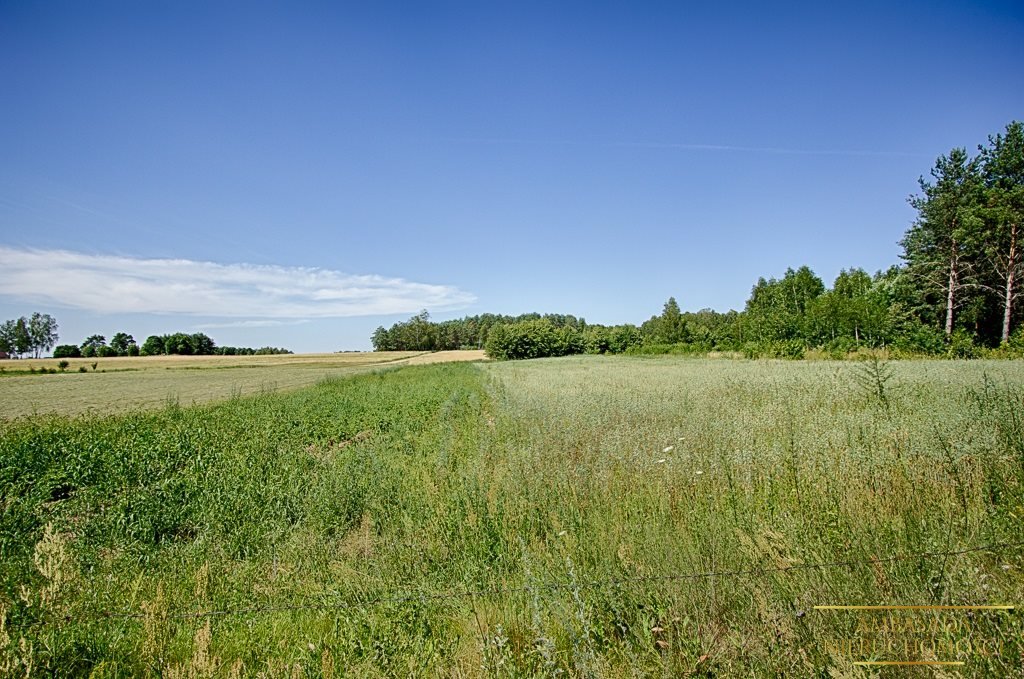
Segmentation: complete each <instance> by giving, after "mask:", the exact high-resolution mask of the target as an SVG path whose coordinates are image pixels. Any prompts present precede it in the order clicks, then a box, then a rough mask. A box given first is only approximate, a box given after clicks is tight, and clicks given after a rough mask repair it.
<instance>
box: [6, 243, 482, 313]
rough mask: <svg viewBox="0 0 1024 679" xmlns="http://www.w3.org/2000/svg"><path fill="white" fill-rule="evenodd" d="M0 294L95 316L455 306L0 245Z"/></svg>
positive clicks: (406, 290) (322, 275)
mask: <svg viewBox="0 0 1024 679" xmlns="http://www.w3.org/2000/svg"><path fill="white" fill-rule="evenodd" d="M0 295H6V296H10V297H14V298H18V299H25V300H31V301H36V302H40V303H48V304H54V305H59V306H63V307H70V308H76V309H85V310H88V311H93V312H96V313H156V314H189V315H195V316H206V317H223V318H245V319H250V320H246V321H241V323H253V322H262V321H260V320H253V319H310V318H336V317H343V316H371V315H378V314H398V313H413V312H416V311H419V310H420V309H430V310H431V311H434V310H438V311H440V310H444V309H457V308H461V307H464V306H466V305H468V304H470V303H472V302H473V301H474V300H475V299H476V298H475V297H474V296H473V295H472V294H470V293H468V292H465V291H462V290H459V289H458V288H455V287H452V286H448V285H433V284H429V283H416V282H412V281H407V280H404V279H402V278H385V277H383V276H374V275H352V274H346V273H342V272H340V271H333V270H330V269H318V268H307V267H286V266H268V265H254V264H218V263H215V262H201V261H194V260H188V259H141V258H136V257H124V256H116V255H94V254H86V253H80V252H70V251H67V250H38V249H19V248H11V247H5V246H0Z"/></svg>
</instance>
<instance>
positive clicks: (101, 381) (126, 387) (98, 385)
mask: <svg viewBox="0 0 1024 679" xmlns="http://www.w3.org/2000/svg"><path fill="white" fill-rule="evenodd" d="M482 358H483V352H480V351H442V352H435V353H424V352H415V351H379V352H349V353H339V354H296V355H293V354H285V355H280V354H279V355H268V356H147V357H144V358H73V359H68V363H69V365H68V366H67V368H66V369H65V370H64V371H63V372H58V373H56V374H52V373H46V374H40V373H38V372H36V373H32V372H30V371H40V370H58V365H59V363H60V362H59V361H58V360H56V359H52V358H48V359H35V360H32V359H27V360H19V361H4V362H3V364H2V365H0V399H2V401H3V403H4V408H3V409H2V411H0V418H2V417H6V418H12V417H19V416H25V415H35V414H54V413H56V414H65V415H75V414H81V413H89V412H93V413H110V412H115V411H127V410H135V409H140V408H154V407H160V406H164V405H167V404H168V403H178V404H180V405H186V404H192V403H202V402H206V401H217V400H222V399H226V398H231V397H235V396H243V395H248V394H253V393H258V392H266V391H279V390H288V389H295V388H297V387H303V386H307V385H310V384H314V383H316V382H318V381H320V380H323V379H325V378H328V377H338V376H342V375H348V374H353V373H355V372H362V371H366V370H369V369H375V368H380V367H383V366H386V365H392V364H395V365H404V364H414V365H416V364H421V363H427V362H447V361H466V360H480V359H482ZM82 371H84V372H82Z"/></svg>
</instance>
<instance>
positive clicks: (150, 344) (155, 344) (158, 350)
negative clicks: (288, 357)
mask: <svg viewBox="0 0 1024 679" xmlns="http://www.w3.org/2000/svg"><path fill="white" fill-rule="evenodd" d="M290 353H292V352H291V351H289V350H288V349H278V348H277V347H261V348H259V349H253V348H251V347H218V346H217V345H216V344H215V343H214V341H213V340H212V339H210V337H208V336H207V335H205V334H204V333H201V332H197V333H193V334H191V335H189V334H186V333H183V332H176V333H172V334H169V335H150V336H149V337H147V338H146V341H145V342H143V343H142V355H143V356H158V355H172V354H173V355H179V356H257V355H265V354H290Z"/></svg>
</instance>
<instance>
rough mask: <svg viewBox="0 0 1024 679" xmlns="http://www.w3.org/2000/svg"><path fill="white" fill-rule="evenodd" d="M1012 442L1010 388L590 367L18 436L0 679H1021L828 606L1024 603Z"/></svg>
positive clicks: (10, 450)
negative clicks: (66, 678) (74, 678)
mask: <svg viewBox="0 0 1024 679" xmlns="http://www.w3.org/2000/svg"><path fill="white" fill-rule="evenodd" d="M128 374H130V373H128ZM54 377H60V376H52V375H47V376H43V377H42V378H39V377H35V378H32V379H50V378H54ZM85 377H93V376H92V375H87V376H85ZM8 379H13V378H4V380H8ZM2 386H3V385H2V383H0V387H2ZM1022 413H1024V363H1021V362H1018V361H999V362H988V361H914V362H895V361H893V362H888V361H865V362H851V361H846V362H829V361H816V362H788V361H765V360H761V361H748V360H726V359H720V360H714V359H697V358H683V357H664V356H659V357H625V356H620V357H602V356H583V357H570V358H559V359H542V360H535V361H521V362H504V363H450V364H439V365H422V366H404V365H395V366H393V367H390V368H383V369H381V368H378V369H375V370H373V371H370V372H366V373H358V374H347V375H346V376H344V377H336V378H333V379H328V380H325V381H320V382H319V383H317V384H314V385H312V386H307V387H305V388H301V389H296V390H292V391H288V392H283V393H270V392H262V393H256V394H253V395H250V396H241V395H237V394H236V395H235V396H233V397H231V398H229V399H227V400H224V401H220V402H216V403H209V404H205V405H194V406H182V405H180V404H175V403H169V404H166V405H165V406H163V407H160V408H155V409H150V410H133V411H130V412H126V413H119V414H112V415H103V414H99V413H94V414H91V415H89V416H84V417H68V416H64V415H51V416H38V417H32V418H20V419H15V420H10V421H6V422H0V497H2V505H0V510H2V511H0V552H2V554H3V557H4V558H3V559H2V561H0V620H2V621H3V627H2V629H0V674H5V673H6V674H11V675H21V676H24V675H25V674H32V673H39V674H57V675H87V674H91V675H94V676H97V677H102V676H169V677H199V676H289V677H296V676H315V677H334V676H438V675H443V676H460V677H477V676H502V677H506V676H507V677H534V676H567V677H632V676H673V677H675V676H704V677H712V676H716V677H717V676H722V677H727V676H728V677H731V676H831V677H847V676H848V677H858V676H1019V675H1020V674H1021V667H1022V662H1024V656H1022V651H1024V643H1022V638H1024V624H1022V623H1021V620H1020V616H1019V614H1013V613H1007V612H1006V611H1000V610H989V611H963V610H947V611H940V612H933V611H914V612H908V611H900V612H896V613H879V612H876V611H870V612H866V611H839V610H820V609H816V608H815V606H821V605H945V606H956V605H960V606H967V605H970V606H979V605H992V606H995V605H1001V604H1015V603H1019V602H1020V601H1021V599H1022V594H1024V576H1022V572H1021V569H1022V567H1024V558H1022V555H1024V545H1022V542H1024V534H1022V531H1021V529H1020V525H1021V524H1020V517H1021V513H1022V512H1024V416H1022ZM871 660H878V661H903V660H908V661H909V660H913V661H935V662H939V661H941V662H962V663H964V664H963V665H950V666H932V667H916V666H908V667H888V666H879V667H876V666H864V665H858V664H856V663H858V662H864V661H871ZM29 666H31V668H32V669H31V672H26V667H29Z"/></svg>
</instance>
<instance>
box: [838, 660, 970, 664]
mask: <svg viewBox="0 0 1024 679" xmlns="http://www.w3.org/2000/svg"><path fill="white" fill-rule="evenodd" d="M853 664H854V665H963V664H965V663H963V662H952V661H948V660H860V661H857V662H855V663H853Z"/></svg>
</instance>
